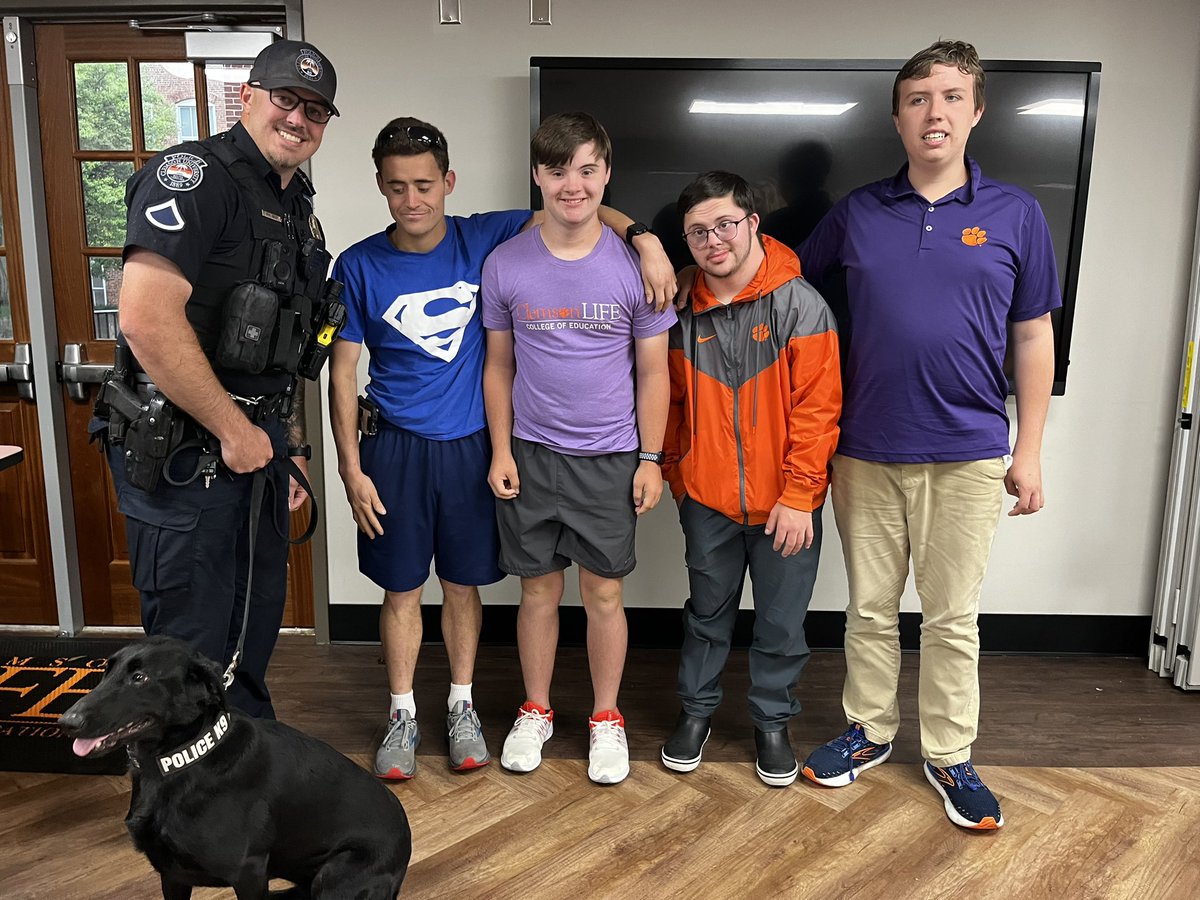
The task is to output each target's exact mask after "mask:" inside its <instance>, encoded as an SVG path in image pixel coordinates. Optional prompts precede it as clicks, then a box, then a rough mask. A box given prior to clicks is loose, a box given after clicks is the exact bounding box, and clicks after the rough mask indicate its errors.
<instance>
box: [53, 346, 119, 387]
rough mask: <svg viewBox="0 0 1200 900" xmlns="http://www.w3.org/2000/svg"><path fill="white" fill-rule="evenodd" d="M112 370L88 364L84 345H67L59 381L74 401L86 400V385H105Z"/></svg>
mask: <svg viewBox="0 0 1200 900" xmlns="http://www.w3.org/2000/svg"><path fill="white" fill-rule="evenodd" d="M111 368H112V366H111V365H105V364H103V363H90V362H88V361H87V347H86V346H84V345H83V344H67V345H65V346H64V347H63V358H62V362H60V363H59V364H58V380H59V381H61V382H62V383H63V384H65V385H66V386H67V396H68V397H70V398H71V399H72V400H86V399H87V389H86V388H84V385H85V384H101V383H103V381H104V376H105V374H106V373H107V372H108V371H109V370H110V369H111Z"/></svg>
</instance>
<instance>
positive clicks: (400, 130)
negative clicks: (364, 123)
mask: <svg viewBox="0 0 1200 900" xmlns="http://www.w3.org/2000/svg"><path fill="white" fill-rule="evenodd" d="M402 136H403V137H404V138H405V139H407V140H408V142H409V143H410V144H421V145H422V146H425V147H428V148H430V149H437V150H445V149H446V139H445V138H443V137H442V136H441V135H440V134H438V133H437V132H436V131H433V130H432V129H429V128H426V127H425V126H424V125H393V126H391V127H388V128H385V129H383V131H381V132H379V137H378V138H376V139H375V146H376V147H382V146H383V145H384V144H386V143H388V142H389V141H393V140H395V139H396V138H398V137H402Z"/></svg>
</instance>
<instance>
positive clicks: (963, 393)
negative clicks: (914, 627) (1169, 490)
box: [799, 41, 1062, 829]
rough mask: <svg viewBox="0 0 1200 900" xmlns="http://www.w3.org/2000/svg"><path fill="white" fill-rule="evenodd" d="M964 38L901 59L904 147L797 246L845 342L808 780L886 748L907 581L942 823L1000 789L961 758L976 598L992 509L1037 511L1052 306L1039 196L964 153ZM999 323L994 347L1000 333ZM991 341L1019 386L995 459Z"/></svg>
mask: <svg viewBox="0 0 1200 900" xmlns="http://www.w3.org/2000/svg"><path fill="white" fill-rule="evenodd" d="M983 111H984V73H983V68H982V66H981V65H980V62H979V56H978V55H977V54H976V52H975V48H974V47H972V46H971V45H970V44H964V43H961V42H958V41H939V42H938V43H936V44H933V45H932V46H930V47H928V48H926V49H925V50H922V51H921V52H920V53H918V54H917V55H916V56H914V57H913V58H912V59H910V60H909V61H908V62H907V63H905V64H904V67H903V68H902V69H901V70H900V72H899V74H897V76H896V81H895V84H894V87H893V93H892V118H893V119H894V121H895V124H896V130H897V131H898V132H899V134H900V139H901V141H902V142H903V144H904V149H905V152H906V153H907V155H908V164H907V165H905V166H904V167H903V168H902V169H901V170H900V171H899V172H898V173H897V174H896V175H895V176H894V177H892V178H889V179H886V180H884V181H879V182H876V183H874V184H870V185H867V186H865V187H862V188H859V189H858V190H856V191H853V192H852V193H851V194H849V195H848V196H847V197H845V198H844V199H843V200H842V201H841V202H839V203H838V204H837V205H836V206H835V207H834V209H833V210H831V211H830V213H829V214H828V215H827V216H826V217H825V219H824V220H823V221H822V222H821V224H820V225H818V226H817V229H816V230H815V231H814V232H813V233H812V235H811V236H810V237H809V238H808V239H807V240H806V241H805V242H804V244H802V245H801V247H800V248H799V256H800V262H801V265H802V267H803V271H804V275H805V277H806V278H808V279H809V280H810V281H811V282H812V283H813V284H814V285H815V286H816V287H817V288H818V289H822V286H823V285H825V286H828V285H829V284H830V283H831V282H833V281H834V280H835V279H838V278H842V277H844V278H845V285H846V295H847V301H848V313H849V322H848V326H849V327H848V328H847V329H844V330H843V339H844V341H845V343H846V344H847V347H848V355H847V359H846V365H845V367H844V369H843V382H844V402H843V411H842V419H841V429H842V432H841V440H840V442H839V444H838V452H837V455H836V456H834V458H833V462H832V464H831V469H832V496H833V507H834V515H835V518H836V521H837V525H838V531H839V532H840V535H841V539H842V550H843V555H844V556H845V560H846V570H847V575H848V579H849V587H850V606H849V609H848V611H847V621H846V668H847V674H846V685H845V689H844V693H843V697H842V702H843V707H844V709H845V713H846V718H847V721H848V722H849V724H850V728H849V730H847V731H846V732H845V734H843V735H841V736H840V737H838V738H836V739H834V740H833V741H830V742H829V743H828V744H826V745H824V746H823V747H820V748H818V749H817V750H815V751H814V752H813V753H812V754H811V755H810V756H809V757H808V760H807V761H806V763H805V766H804V770H803V771H804V774H805V775H806V776H807V777H808V778H809V779H811V780H812V781H815V782H817V783H818V784H823V785H827V786H831V787H837V786H842V785H848V784H850V783H851V782H852V781H854V780H855V779H856V778H857V777H858V775H860V774H861V773H862V772H864V771H866V770H867V769H870V768H871V767H873V766H876V765H878V764H880V763H882V762H884V761H885V760H886V759H887V758H888V756H889V755H890V753H891V749H892V748H891V741H892V739H893V738H894V737H895V735H896V731H897V729H898V727H899V724H900V716H899V710H898V707H897V702H896V688H897V679H898V677H899V673H900V642H899V611H900V595H901V593H902V592H903V590H904V583H905V580H906V579H907V577H908V566H909V559H910V558H911V560H912V567H913V574H914V578H915V581H916V587H917V593H918V594H919V595H920V598H921V612H922V617H923V622H922V626H921V673H920V688H919V703H920V724H921V754H922V756H923V757H924V758H925V765H924V772H925V777H926V778H927V779H928V781H929V782H930V784H932V785H933V787H934V788H935V789H936V790H937V792H938V794H939V795H940V796H941V798H942V800H943V805H944V808H945V810H946V814H947V816H948V817H949V818H950V820H951V821H952V822H954V823H955V824H956V825H960V826H962V827H964V828H972V829H994V828H999V827H1001V826H1002V825H1003V824H1004V818H1003V816H1002V815H1001V812H1000V804H999V802H998V801H997V800H996V798H995V797H994V796H993V794H992V793H991V791H989V790H988V788H987V787H986V786H985V785H984V783H983V781H982V780H981V779H980V777H979V774H978V773H977V772H976V771H975V768H974V767H973V765H972V764H971V744H972V742H973V741H974V739H975V736H976V732H977V730H978V721H979V672H978V670H979V631H978V627H977V618H978V613H979V595H980V590H981V586H982V583H983V576H984V572H985V571H986V568H987V561H988V555H989V553H990V551H991V546H992V538H993V536H994V535H995V532H996V525H997V521H998V518H999V515H1000V512H1001V506H1002V490H1007V491H1008V493H1009V494H1011V495H1012V496H1014V497H1016V498H1017V501H1016V504H1015V505H1014V506H1013V508H1012V510H1011V511H1010V512H1009V515H1010V516H1018V515H1025V514H1029V513H1035V512H1037V511H1038V510H1039V509H1041V508H1042V504H1043V502H1044V499H1043V494H1042V475H1041V463H1040V453H1041V443H1042V430H1043V426H1044V424H1045V421H1046V410H1047V406H1048V405H1049V399H1050V389H1051V386H1052V384H1053V370H1054V348H1053V336H1052V331H1051V325H1050V311H1051V310H1053V309H1055V308H1056V307H1058V306H1060V305H1061V302H1062V301H1061V297H1060V293H1059V286H1058V275H1057V271H1056V268H1055V263H1054V249H1053V246H1052V245H1051V241H1050V233H1049V229H1048V227H1047V225H1046V220H1045V218H1044V216H1043V215H1042V211H1041V209H1040V208H1039V206H1038V204H1037V201H1036V200H1034V198H1033V197H1032V196H1030V195H1029V194H1028V193H1026V192H1025V191H1023V190H1021V189H1020V188H1016V187H1013V186H1011V185H1006V184H1000V183H998V182H994V181H992V180H990V179H988V178H986V177H985V176H984V175H983V173H982V172H981V171H980V169H979V166H978V165H977V164H976V163H975V161H974V160H973V159H971V158H970V157H969V156H967V155H966V146H967V138H968V137H969V136H970V133H971V129H972V128H974V127H975V126H976V125H977V124H978V123H979V120H980V117H981V116H982V115H983ZM1009 327H1011V329H1012V341H1011V344H1009V341H1008V338H1007V333H1006V330H1007V329H1008V328H1009ZM1006 349H1008V350H1011V351H1012V358H1013V364H1014V374H1015V380H1016V389H1017V403H1016V409H1017V434H1016V442H1015V444H1014V445H1013V446H1012V450H1011V466H1009V465H1008V463H1009V422H1008V416H1007V414H1006V411H1005V396H1006V394H1007V392H1008V380H1007V378H1006V376H1005V372H1004V357H1005V351H1006Z"/></svg>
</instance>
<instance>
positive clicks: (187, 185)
mask: <svg viewBox="0 0 1200 900" xmlns="http://www.w3.org/2000/svg"><path fill="white" fill-rule="evenodd" d="M207 165H208V163H206V162H205V161H204V160H202V159H201V158H200V157H198V156H196V155H195V154H193V153H169V154H167V156H166V157H164V158H163V161H162V165H160V166H159V167H158V183H159V184H161V185H162V186H163V187H165V188H166V189H167V190H169V191H190V190H193V189H195V188H196V187H197V186H198V185H199V184H200V182H202V181H203V180H204V167H205V166H207Z"/></svg>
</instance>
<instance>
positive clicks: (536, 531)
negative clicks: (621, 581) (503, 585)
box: [496, 437, 638, 578]
mask: <svg viewBox="0 0 1200 900" xmlns="http://www.w3.org/2000/svg"><path fill="white" fill-rule="evenodd" d="M512 444H513V459H514V460H515V461H516V463H517V475H518V477H519V478H520V483H521V493H520V494H518V495H517V496H516V498H515V499H513V500H497V501H496V523H497V525H498V526H499V530H500V568H501V569H502V570H503V571H505V572H507V573H508V574H510V575H519V576H521V577H523V578H536V577H537V576H539V575H547V574H549V573H550V572H559V571H561V570H563V569H565V568H567V566H569V565H570V564H571V563H572V561H574V562H576V563H578V564H579V565H580V566H582V567H583V568H585V569H587V570H588V571H589V572H592V573H594V574H596V575H599V576H600V577H602V578H621V577H623V576H625V575H628V574H629V573H630V572H632V571H633V567H634V566H635V565H636V563H637V560H636V559H635V558H634V525H635V523H636V522H637V515H636V513H635V512H634V509H633V476H634V474H635V473H636V472H637V467H638V458H637V451H636V450H630V451H628V452H625V453H605V454H602V455H600V456H567V455H566V454H563V453H558V452H556V451H554V450H551V449H550V448H549V447H547V446H545V445H544V444H537V443H534V442H532V441H523V440H521V439H520V438H516V437H515V438H513V442H512Z"/></svg>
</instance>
